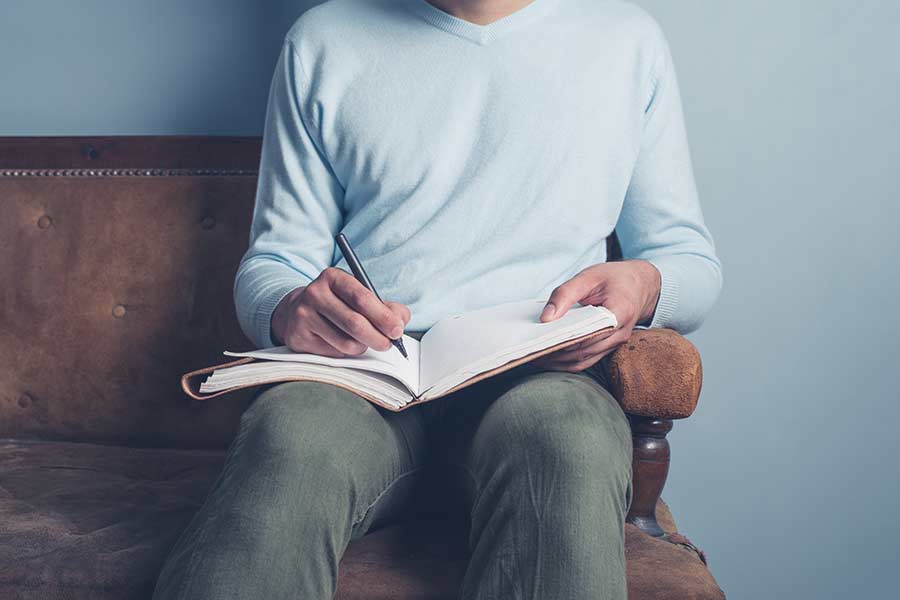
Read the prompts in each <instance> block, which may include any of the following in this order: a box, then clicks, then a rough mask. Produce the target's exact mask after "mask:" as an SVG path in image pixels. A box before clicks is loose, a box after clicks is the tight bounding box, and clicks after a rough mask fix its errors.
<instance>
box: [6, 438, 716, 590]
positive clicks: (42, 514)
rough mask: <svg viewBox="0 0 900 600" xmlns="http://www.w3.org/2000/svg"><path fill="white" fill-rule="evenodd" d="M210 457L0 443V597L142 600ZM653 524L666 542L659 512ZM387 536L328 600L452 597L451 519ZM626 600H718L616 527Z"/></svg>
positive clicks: (669, 527) (350, 559)
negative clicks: (621, 537)
mask: <svg viewBox="0 0 900 600" xmlns="http://www.w3.org/2000/svg"><path fill="white" fill-rule="evenodd" d="M223 460H224V452H222V451H205V450H171V449H151V448H145V449H138V448H125V447H117V446H100V445H93V444H86V443H67V442H42V441H12V440H5V441H2V442H0V597H2V598H5V599H7V600H62V599H65V600H81V599H84V600H89V599H90V600H107V599H109V600H113V599H115V600H141V599H145V598H149V597H150V594H151V592H152V589H153V585H154V581H155V578H156V575H157V574H158V572H159V570H160V569H161V567H162V562H163V560H164V558H165V555H166V553H167V552H168V550H169V549H170V548H171V546H172V545H173V544H174V543H175V540H176V538H177V536H178V534H179V532H180V531H181V530H182V529H183V528H184V527H185V526H186V525H187V523H188V521H189V520H190V518H191V516H192V515H193V513H194V512H195V511H196V510H197V509H198V508H199V506H200V505H201V503H202V502H203V498H204V497H205V494H206V492H207V490H208V489H209V487H210V486H211V484H212V482H213V480H214V479H215V477H216V475H217V474H218V472H219V470H220V469H221V466H222V463H223ZM657 512H658V514H659V517H660V518H659V521H660V524H661V525H662V526H663V528H664V529H665V530H666V531H669V532H675V531H676V529H675V522H674V520H673V519H672V516H671V514H670V513H669V510H668V508H667V507H666V506H665V504H662V503H660V505H659V507H658V510H657ZM434 514H435V511H433V510H432V511H431V516H430V517H429V518H428V520H424V518H423V519H418V518H417V519H415V520H411V521H410V522H408V523H399V524H394V525H390V526H388V527H386V528H384V529H381V530H379V531H377V532H373V533H370V534H369V535H366V536H364V537H363V538H361V539H360V540H358V541H356V542H353V543H352V544H351V545H350V547H349V548H348V550H347V552H346V553H345V555H344V558H343V560H342V561H341V566H340V584H339V594H338V599H339V600H372V599H374V598H392V599H395V600H407V599H409V600H411V599H417V600H419V599H426V598H427V599H435V600H437V599H451V598H455V597H456V596H455V593H456V590H457V589H458V585H459V581H460V577H461V575H462V572H463V569H464V568H465V561H466V547H465V534H464V528H462V527H459V523H461V522H462V521H460V520H459V516H458V515H453V514H451V515H449V518H445V519H442V520H434ZM625 540H626V556H627V569H628V588H629V598H631V599H632V600H637V599H640V600H643V599H647V600H649V599H654V600H663V599H672V600H675V599H677V600H686V599H697V600H701V599H702V600H706V599H718V598H723V597H724V595H723V594H722V592H721V590H719V588H718V586H717V585H716V583H715V581H714V580H713V578H712V576H711V575H710V574H709V571H708V570H707V568H706V566H705V565H704V564H703V562H701V560H700V558H699V556H698V555H697V554H696V553H695V552H693V551H691V550H690V549H688V548H686V547H685V546H683V545H679V544H674V543H670V542H669V541H666V540H661V539H656V538H652V537H650V536H648V535H647V534H645V533H643V532H641V531H639V530H638V529H637V528H635V527H632V526H631V525H626V526H625Z"/></svg>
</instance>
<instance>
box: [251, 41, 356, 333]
mask: <svg viewBox="0 0 900 600" xmlns="http://www.w3.org/2000/svg"><path fill="white" fill-rule="evenodd" d="M308 90H309V82H308V80H307V79H306V75H305V73H304V72H303V70H302V68H301V65H300V62H299V57H298V55H297V52H296V50H295V48H294V46H293V44H292V43H291V42H290V41H286V42H285V44H284V47H283V49H282V53H281V55H280V56H279V59H278V63H277V66H276V68H275V75H274V77H273V79H272V85H271V88H270V90H269V102H268V108H267V112H266V121H265V129H264V133H263V148H262V156H261V159H260V169H259V183H258V186H257V191H256V204H255V207H254V211H253V222H252V225H251V228H250V246H249V248H248V250H247V252H246V253H245V254H244V256H243V258H242V260H241V263H240V266H239V267H238V271H237V274H236V276H235V281H234V302H235V309H236V312H237V317H238V321H239V323H240V325H241V328H242V329H243V331H244V333H245V334H246V335H247V337H248V338H250V340H251V341H252V342H253V343H254V344H255V345H256V346H257V347H258V348H265V347H271V346H273V345H274V341H273V340H272V333H271V320H272V313H273V312H274V310H275V307H276V306H277V305H278V303H279V302H280V301H281V300H282V298H284V297H285V296H286V295H287V294H288V293H290V292H291V291H292V290H294V289H296V288H298V287H300V286H303V285H307V284H308V283H310V282H311V281H312V280H313V279H315V278H316V277H317V276H318V275H319V273H320V272H321V271H322V270H323V269H325V268H326V267H328V266H330V265H331V262H332V259H333V255H334V235H336V234H337V232H338V231H339V230H340V228H341V226H342V223H343V215H342V212H341V202H342V198H343V193H344V191H343V188H342V186H341V185H340V182H339V181H338V180H337V178H336V177H335V175H334V172H333V171H332V169H331V167H330V166H329V164H328V162H327V160H326V158H325V156H324V154H323V150H322V143H321V138H320V137H319V134H318V129H317V127H316V126H315V123H314V121H313V119H311V118H310V115H309V114H307V110H306V108H305V107H306V106H309V105H310V103H309V101H308V97H307V96H308Z"/></svg>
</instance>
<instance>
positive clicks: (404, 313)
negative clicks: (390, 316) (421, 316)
mask: <svg viewBox="0 0 900 600" xmlns="http://www.w3.org/2000/svg"><path fill="white" fill-rule="evenodd" d="M385 305H387V307H388V308H389V309H391V311H392V312H393V313H394V314H395V315H397V316H398V317H400V319H402V320H403V327H404V328H406V326H407V325H409V320H410V318H411V317H412V315H411V314H410V312H409V307H407V306H406V305H405V304H400V303H399V302H391V301H386V302H385ZM394 339H396V338H394Z"/></svg>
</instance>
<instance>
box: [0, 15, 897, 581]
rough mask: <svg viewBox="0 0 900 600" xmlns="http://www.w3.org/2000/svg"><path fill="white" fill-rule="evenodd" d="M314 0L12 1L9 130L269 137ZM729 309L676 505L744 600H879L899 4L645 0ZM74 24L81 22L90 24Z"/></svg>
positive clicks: (891, 398) (716, 334)
mask: <svg viewBox="0 0 900 600" xmlns="http://www.w3.org/2000/svg"><path fill="white" fill-rule="evenodd" d="M308 4H310V3H302V2H288V1H285V0H280V1H275V0H270V1H268V2H265V3H257V2H246V1H238V0H193V1H192V2H187V3H185V2H177V1H175V0H165V1H159V2H153V3H148V2H137V1H130V2H121V1H120V2H100V1H99V0H82V1H81V2H78V3H74V2H66V1H63V0H27V1H26V0H17V1H16V0H7V1H6V2H4V8H3V9H2V11H3V14H2V15H0V55H2V56H3V57H4V61H3V63H4V76H3V79H2V83H0V134H7V135H8V134H16V135H61V134H65V135H78V134H258V133H259V132H260V128H261V122H262V118H263V113H264V102H265V96H266V93H267V91H268V83H269V79H270V76H271V70H272V67H273V61H274V58H275V53H276V51H277V49H278V46H279V44H280V41H281V37H282V35H283V33H284V31H285V30H286V29H287V27H288V26H289V25H290V23H291V22H292V21H293V19H294V18H295V17H296V16H297V15H298V14H300V12H302V10H303V9H304V8H305V7H306V6H307V5H308ZM642 4H643V5H645V6H646V7H647V8H648V9H649V10H650V11H651V12H653V13H654V14H655V15H656V16H657V17H658V18H659V20H660V21H661V22H662V24H663V27H664V28H665V30H666V31H667V33H668V36H669V38H670V41H671V44H672V47H673V51H674V54H675V58H676V64H677V66H678V70H679V74H680V77H681V81H682V88H683V93H684V97H685V105H686V110H687V119H688V126H689V128H690V131H691V139H692V145H693V153H694V159H695V164H696V170H697V177H698V182H699V186H700V189H701V191H702V194H703V199H704V207H705V212H706V216H707V220H708V222H709V224H710V227H711V229H712V231H713V233H714V234H715V236H716V241H717V244H718V248H719V251H720V254H721V257H722V259H723V261H724V264H725V281H726V285H725V291H724V293H723V296H722V299H721V302H720V304H719V306H718V307H717V309H716V311H715V313H714V314H713V315H712V316H711V317H710V319H709V321H708V322H707V324H706V325H705V327H704V328H703V329H702V330H701V331H700V332H699V333H697V334H696V335H694V336H692V339H693V340H694V342H695V343H696V344H697V345H698V346H699V347H700V349H701V352H702V353H703V357H704V360H705V375H706V381H705V388H704V393H703V397H702V399H701V404H700V409H699V411H698V413H697V414H696V416H695V417H693V418H692V419H690V420H689V421H686V422H684V423H678V424H677V425H676V429H675V431H674V432H673V434H672V444H673V455H674V463H673V468H672V473H671V475H670V481H669V485H668V487H667V492H666V496H667V498H668V500H669V502H670V504H671V505H672V507H673V509H674V510H675V512H676V514H677V516H678V518H679V524H680V525H681V527H682V529H683V530H684V531H685V532H687V533H688V534H689V535H690V536H691V538H692V539H693V540H694V541H695V542H696V543H697V544H698V545H700V546H701V547H703V548H704V549H705V550H706V551H707V552H708V553H709V556H710V562H711V566H712V568H713V571H714V572H715V574H716V575H717V577H718V578H719V580H720V582H721V584H722V586H723V587H724V588H725V590H726V591H727V592H728V593H729V597H731V598H752V599H756V598H798V599H806V598H810V599H811V598H816V599H821V598H848V597H859V598H868V597H876V596H878V595H879V594H880V593H881V594H888V595H889V590H890V589H892V587H893V575H894V574H893V569H894V567H895V565H896V563H897V561H898V559H900V543H898V539H900V527H898V524H897V516H896V511H895V507H896V504H897V501H896V497H897V495H898V492H900V482H898V464H897V457H898V456H900V444H898V441H897V429H896V426H897V424H898V423H900V401H898V400H900V394H898V392H897V389H896V387H895V386H896V385H897V376H896V373H897V369H898V367H897V366H896V365H895V364H894V363H896V361H897V359H898V358H900V347H898V346H900V341H898V340H900V317H898V310H897V298H898V292H900V290H898V277H897V267H896V262H897V259H898V258H900V241H898V239H900V238H898V236H897V235H896V223H897V221H898V219H900V204H898V200H900V197H898V196H900V193H898V192H900V189H898V187H900V186H898V179H897V178H896V176H895V175H894V173H893V167H894V166H895V165H894V164H893V163H894V162H895V160H896V158H897V146H896V142H897V140H898V139H900V123H898V112H897V109H898V107H900V62H898V61H897V60H896V58H895V57H896V56H897V55H898V54H900V48H898V43H897V42H895V41H893V40H895V39H896V36H895V31H894V28H895V25H896V24H897V23H898V22H900V4H898V3H896V2H893V1H889V0H883V1H880V0H866V1H865V2H858V3H848V2H838V1H836V0H820V1H818V2H813V1H812V0H792V1H791V2H772V1H762V0H756V1H749V0H745V1H743V2H738V1H736V0H705V1H702V0H681V1H680V2H671V1H669V2H666V1H663V0H644V1H643V2H642ZM76 5H77V8H76Z"/></svg>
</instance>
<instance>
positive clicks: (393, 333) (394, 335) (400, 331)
mask: <svg viewBox="0 0 900 600" xmlns="http://www.w3.org/2000/svg"><path fill="white" fill-rule="evenodd" d="M402 335H403V328H402V327H395V328H393V329H392V330H391V339H392V340H396V339H397V338H399V337H400V336H402Z"/></svg>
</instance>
